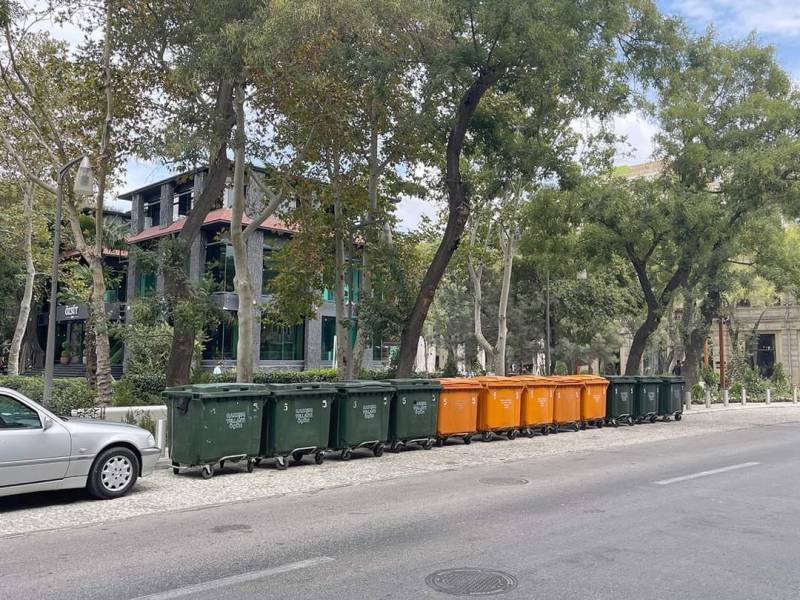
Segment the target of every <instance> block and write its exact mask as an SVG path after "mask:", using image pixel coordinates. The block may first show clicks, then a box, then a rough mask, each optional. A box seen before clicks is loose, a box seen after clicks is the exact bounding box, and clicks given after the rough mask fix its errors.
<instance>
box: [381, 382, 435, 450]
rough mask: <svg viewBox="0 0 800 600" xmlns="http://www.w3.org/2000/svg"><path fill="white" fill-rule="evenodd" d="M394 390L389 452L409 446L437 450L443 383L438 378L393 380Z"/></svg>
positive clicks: (390, 412) (390, 417)
mask: <svg viewBox="0 0 800 600" xmlns="http://www.w3.org/2000/svg"><path fill="white" fill-rule="evenodd" d="M388 383H390V384H391V385H392V387H393V388H394V394H393V395H392V402H391V407H390V411H389V442H390V446H389V449H390V450H391V451H392V452H400V450H402V448H403V446H405V445H407V444H420V445H422V447H423V448H425V450H430V449H431V448H432V447H433V443H434V440H435V438H436V416H437V412H438V401H439V392H440V390H441V389H442V386H441V384H440V383H439V382H438V381H436V380H435V379H390V380H389V381H388Z"/></svg>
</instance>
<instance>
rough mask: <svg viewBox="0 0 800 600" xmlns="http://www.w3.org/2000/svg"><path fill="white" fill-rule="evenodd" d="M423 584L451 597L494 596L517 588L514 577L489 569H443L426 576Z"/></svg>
mask: <svg viewBox="0 0 800 600" xmlns="http://www.w3.org/2000/svg"><path fill="white" fill-rule="evenodd" d="M425 583H427V584H428V585H429V586H430V587H432V588H433V589H435V590H436V591H437V592H442V593H445V594H450V595H451V596H496V595H498V594H505V593H506V592H510V591H511V590H514V589H516V588H517V580H516V578H515V577H513V576H511V575H509V574H508V573H503V572H502V571H492V570H491V569H467V568H463V569H444V570H442V571H436V572H435V573H431V574H430V575H428V576H427V577H426V578H425Z"/></svg>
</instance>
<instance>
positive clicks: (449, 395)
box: [436, 377, 482, 446]
mask: <svg viewBox="0 0 800 600" xmlns="http://www.w3.org/2000/svg"><path fill="white" fill-rule="evenodd" d="M439 383H440V384H441V385H442V391H441V392H439V414H438V418H437V420H436V445H437V446H443V445H444V443H445V441H446V440H447V438H451V437H460V438H461V439H463V440H464V443H465V444H469V443H470V442H471V441H472V436H473V435H475V434H476V433H477V431H478V394H480V391H481V389H482V387H481V384H480V383H479V382H477V381H475V380H474V379H467V378H463V377H449V378H444V379H439Z"/></svg>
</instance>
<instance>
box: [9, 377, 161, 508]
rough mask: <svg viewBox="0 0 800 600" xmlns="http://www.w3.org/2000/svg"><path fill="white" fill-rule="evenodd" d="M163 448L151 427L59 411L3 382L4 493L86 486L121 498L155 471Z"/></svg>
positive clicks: (95, 492)
mask: <svg viewBox="0 0 800 600" xmlns="http://www.w3.org/2000/svg"><path fill="white" fill-rule="evenodd" d="M160 454H161V450H160V449H159V448H158V447H156V441H155V439H154V438H153V436H152V434H151V433H150V432H149V431H147V430H146V429H142V428H141V427H136V426H135V425H127V424H125V423H109V422H107V421H95V420H91V419H73V418H64V417H57V416H55V415H54V414H53V413H51V412H50V411H48V410H47V409H45V408H44V407H42V406H40V405H39V404H37V403H36V402H34V401H33V400H31V399H29V398H26V397H25V396H23V395H22V394H20V393H19V392H16V391H14V390H10V389H8V388H3V387H0V496H10V495H12V494H23V493H27V492H39V491H44V490H63V489H67V488H82V487H85V488H87V489H88V491H89V493H91V494H92V495H93V496H95V497H97V498H118V497H120V496H124V495H125V494H127V493H128V492H129V491H130V489H131V488H132V487H133V485H134V484H135V483H136V479H137V478H138V477H144V476H145V475H149V474H150V473H152V472H153V469H154V468H155V465H156V461H157V460H158V457H159V455H160Z"/></svg>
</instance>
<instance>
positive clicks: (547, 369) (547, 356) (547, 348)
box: [544, 269, 552, 375]
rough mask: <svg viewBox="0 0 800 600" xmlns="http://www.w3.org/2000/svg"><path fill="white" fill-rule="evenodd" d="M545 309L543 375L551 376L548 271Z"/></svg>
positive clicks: (547, 274) (546, 273)
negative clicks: (545, 339) (545, 335)
mask: <svg viewBox="0 0 800 600" xmlns="http://www.w3.org/2000/svg"><path fill="white" fill-rule="evenodd" d="M545 280H546V283H545V308H544V320H545V331H546V332H547V346H545V349H544V356H545V361H547V366H546V367H545V374H546V375H552V372H551V370H550V364H551V363H550V269H548V270H547V271H545Z"/></svg>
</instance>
